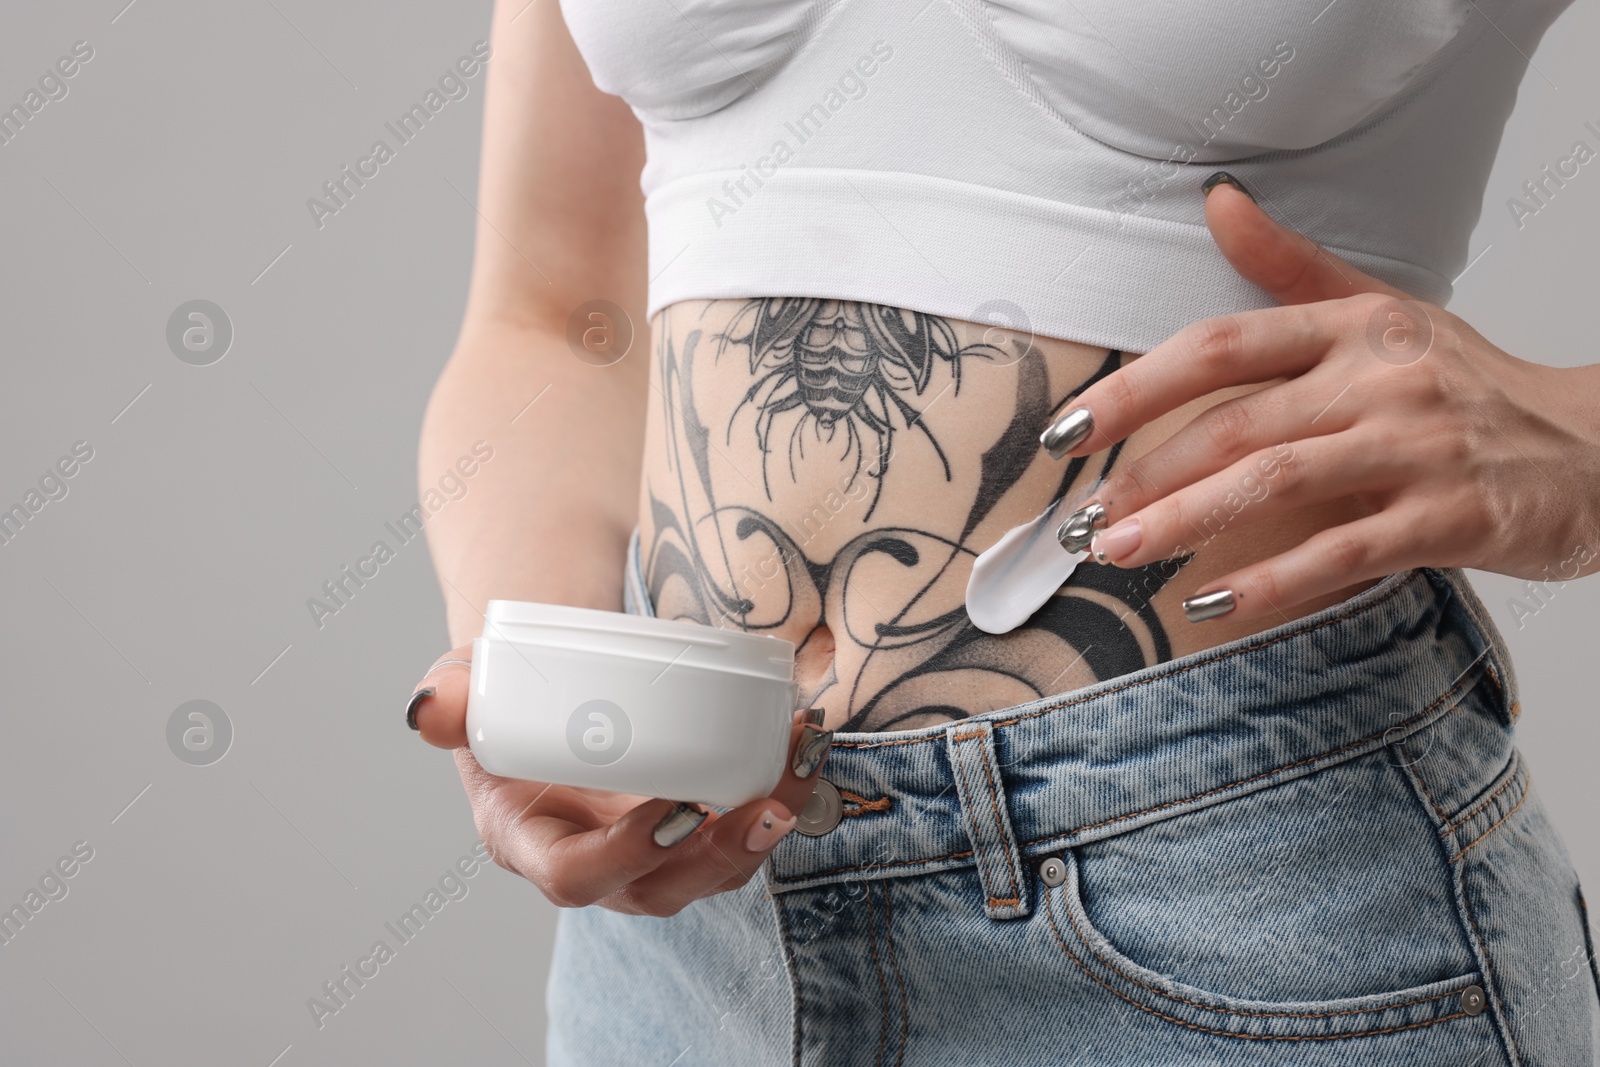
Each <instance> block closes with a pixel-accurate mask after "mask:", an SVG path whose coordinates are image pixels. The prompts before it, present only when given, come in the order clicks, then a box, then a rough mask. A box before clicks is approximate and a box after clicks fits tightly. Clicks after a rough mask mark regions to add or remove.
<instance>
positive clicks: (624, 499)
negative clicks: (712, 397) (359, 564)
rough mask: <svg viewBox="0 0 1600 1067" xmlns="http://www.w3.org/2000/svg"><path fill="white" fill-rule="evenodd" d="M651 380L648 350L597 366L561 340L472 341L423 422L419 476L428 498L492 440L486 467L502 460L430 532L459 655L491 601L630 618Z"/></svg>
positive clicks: (462, 346) (525, 335)
mask: <svg viewBox="0 0 1600 1067" xmlns="http://www.w3.org/2000/svg"><path fill="white" fill-rule="evenodd" d="M645 373H646V361H645V360H644V359H643V358H640V356H639V353H637V352H636V353H634V354H633V357H632V358H625V359H623V360H622V361H621V362H619V363H617V364H615V365H613V366H610V367H595V366H591V365H589V364H587V363H584V362H583V361H582V360H579V359H577V358H576V357H574V356H573V355H572V353H571V352H570V351H568V349H567V344H566V339H565V337H564V336H562V335H561V334H559V333H557V332H555V331H554V330H552V329H547V328H546V329H541V328H537V327H529V326H521V325H512V324H494V325H486V326H471V325H469V326H468V327H467V328H466V329H464V330H463V332H462V335H461V339H460V341H459V342H458V343H457V345H456V350H455V353H454V354H453V355H452V356H451V359H450V362H449V364H448V365H447V366H446V367H445V370H444V372H443V374H441V375H440V378H439V382H438V384H437V385H436V386H435V388H434V392H433V397H432V399H431V401H430V402H429V405H428V411H427V414H426V416H425V418H424V420H423V428H422V440H421V444H420V448H419V467H418V478H419V482H420V485H421V487H422V490H423V493H424V495H426V493H427V491H428V490H429V489H433V488H436V487H437V486H438V483H439V479H440V477H441V476H443V475H445V474H447V473H448V472H450V471H451V470H454V469H457V468H456V465H457V462H458V461H459V460H460V459H461V458H462V457H464V456H473V454H474V452H473V450H474V445H476V444H477V443H478V442H483V444H482V445H479V446H478V453H479V455H481V454H482V453H483V452H485V451H486V450H488V449H492V458H490V459H489V460H488V461H486V462H482V463H480V464H479V465H478V470H477V473H476V474H475V475H474V476H473V477H472V478H471V480H470V482H468V485H469V486H470V490H469V491H468V492H467V493H466V495H465V496H463V497H462V498H461V499H459V500H456V501H452V502H451V503H450V504H449V505H448V506H447V507H443V508H441V509H440V510H439V511H438V512H437V513H436V514H434V515H432V516H431V517H429V518H428V520H427V526H426V529H427V533H428V545H429V548H430V550H431V552H432V554H433V561H434V567H435V569H436V571H437V572H438V574H439V580H440V587H441V590H442V592H443V594H444V599H445V605H446V613H447V618H448V622H449V628H450V638H451V643H452V644H453V645H459V644H463V643H465V642H467V641H468V640H470V639H471V638H473V637H475V636H477V634H478V633H479V631H480V630H481V629H482V626H483V616H482V611H483V609H484V607H485V606H486V605H487V603H488V601H489V600H491V599H501V600H537V601H544V602H547V603H557V604H573V605H578V606H581V607H592V608H604V609H610V610H617V609H619V608H620V607H621V604H622V564H623V556H624V551H625V548H626V545H627V539H628V535H629V532H630V531H631V530H632V528H633V525H634V522H635V521H636V514H637V510H638V485H639V462H640V454H641V448H642V443H643V439H644V394H645V392H646V390H647V388H648V387H647V385H646V384H645V379H644V374H645ZM536 397H537V398H538V399H537V400H535V398H536ZM530 402H531V404H530ZM485 446H486V447H485Z"/></svg>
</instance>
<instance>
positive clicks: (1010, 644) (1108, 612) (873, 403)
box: [644, 299, 1187, 730]
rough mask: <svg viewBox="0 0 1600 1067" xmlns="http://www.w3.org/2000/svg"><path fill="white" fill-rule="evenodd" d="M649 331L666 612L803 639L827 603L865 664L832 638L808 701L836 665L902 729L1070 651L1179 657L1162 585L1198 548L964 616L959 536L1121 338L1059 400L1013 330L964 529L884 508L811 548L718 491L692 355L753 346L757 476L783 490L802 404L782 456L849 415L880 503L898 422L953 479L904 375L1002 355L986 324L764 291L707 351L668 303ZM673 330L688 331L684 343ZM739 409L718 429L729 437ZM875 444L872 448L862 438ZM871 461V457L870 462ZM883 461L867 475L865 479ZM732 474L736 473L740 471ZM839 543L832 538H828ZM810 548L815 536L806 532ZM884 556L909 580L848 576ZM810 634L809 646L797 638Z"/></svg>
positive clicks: (1069, 471) (1074, 485) (1013, 479)
mask: <svg viewBox="0 0 1600 1067" xmlns="http://www.w3.org/2000/svg"><path fill="white" fill-rule="evenodd" d="M660 325H661V338H662V339H661V342H660V345H659V347H658V350H657V358H658V360H659V367H658V375H659V380H660V384H661V391H662V392H661V395H662V404H663V416H664V426H665V430H666V441H665V442H664V444H665V448H666V455H665V458H666V465H667V468H668V470H669V471H670V473H671V475H672V479H673V481H674V482H675V485H673V487H672V488H673V490H674V491H673V492H671V493H670V494H669V495H670V497H672V499H664V498H663V497H662V496H660V495H658V492H657V489H658V487H657V486H655V485H651V486H649V490H648V497H649V504H650V513H651V514H650V518H651V526H652V530H653V533H652V536H651V540H650V543H649V545H648V546H647V547H646V549H645V558H644V565H645V575H646V585H647V589H648V591H649V595H650V598H651V603H652V604H653V605H654V607H655V611H656V614H658V615H660V616H661V617H664V618H677V619H687V620H692V621H695V622H699V623H702V624H704V625H707V626H734V627H737V628H739V629H743V630H749V631H755V632H762V631H767V632H771V631H774V630H778V629H780V628H782V629H784V630H785V631H786V632H787V633H789V634H795V633H804V634H808V635H810V636H807V637H806V638H804V641H805V642H809V641H811V640H812V639H813V637H815V636H816V635H817V634H818V633H819V632H825V631H823V630H822V627H823V625H824V622H825V620H833V623H832V626H831V630H832V636H833V640H834V642H835V648H836V650H838V651H839V652H843V651H846V650H848V651H849V653H850V655H849V657H848V658H849V660H850V662H851V663H852V664H857V665H858V666H855V667H854V669H853V670H852V671H850V672H848V673H849V676H848V677H846V678H841V677H840V676H839V674H838V673H837V664H838V663H839V661H840V657H839V655H837V654H836V656H835V658H834V664H835V670H833V671H830V672H829V674H828V676H827V677H826V678H824V679H823V680H822V682H821V683H820V685H819V686H818V688H817V689H816V690H815V691H813V692H810V693H804V694H800V696H801V697H802V699H803V700H805V701H807V702H810V703H816V702H818V701H819V700H820V699H821V697H822V695H823V694H824V693H825V692H827V691H829V690H832V689H835V688H836V687H838V686H840V685H845V686H847V687H848V692H847V693H846V694H844V697H845V701H846V703H847V706H848V708H849V710H850V715H849V718H848V720H847V722H846V723H845V724H844V726H843V727H842V728H843V729H847V730H885V729H903V728H909V727H914V726H920V725H925V724H929V723H933V722H939V721H944V720H948V719H956V718H962V717H965V716H968V715H973V714H979V713H982V712H985V711H989V710H992V709H994V708H997V707H1005V706H1008V705H1012V704H1018V703H1023V702H1026V701H1028V700H1033V699H1036V698H1039V697H1044V696H1051V695H1054V694H1055V693H1057V692H1060V691H1061V687H1060V685H1059V683H1060V682H1061V679H1062V678H1063V677H1064V676H1066V675H1067V673H1068V672H1069V671H1071V670H1073V669H1074V668H1075V667H1076V668H1077V669H1078V674H1076V675H1074V677H1075V678H1077V679H1079V680H1081V678H1082V677H1083V675H1084V674H1085V673H1088V674H1092V675H1093V676H1094V677H1095V678H1098V679H1105V678H1112V677H1117V676H1119V675H1122V674H1127V673H1131V672H1132V671H1136V670H1139V669H1141V668H1143V667H1145V666H1147V665H1150V664H1153V663H1159V662H1162V661H1163V660H1166V659H1170V658H1171V646H1170V642H1169V640H1168V637H1167V634H1166V632H1165V630H1164V629H1163V627H1162V624H1161V622H1160V620H1159V618H1158V617H1157V615H1156V612H1155V611H1154V610H1153V608H1152V607H1151V605H1150V601H1151V598H1152V597H1153V596H1154V595H1155V594H1156V593H1157V592H1159V590H1160V589H1161V587H1162V586H1163V585H1165V584H1166V583H1167V582H1168V581H1169V580H1170V579H1171V578H1172V577H1173V576H1174V575H1175V574H1176V573H1177V572H1178V569H1179V568H1180V567H1181V566H1183V564H1184V563H1186V562H1187V559H1180V560H1169V561H1163V562H1161V563H1156V564H1151V565H1150V566H1147V567H1144V568H1142V569H1139V570H1133V571H1129V570H1123V569H1120V568H1116V567H1102V566H1098V565H1095V564H1093V563H1084V564H1080V565H1079V567H1078V569H1077V570H1076V571H1075V572H1074V574H1073V576H1072V578H1071V580H1070V581H1069V582H1068V583H1067V585H1065V586H1063V587H1062V589H1060V590H1058V591H1057V593H1056V595H1055V596H1053V597H1052V598H1051V599H1050V600H1049V601H1047V602H1046V604H1045V605H1044V606H1043V607H1042V608H1040V609H1039V611H1038V612H1036V613H1035V614H1034V616H1033V617H1032V618H1031V619H1030V620H1029V621H1028V624H1027V625H1025V626H1024V627H1022V628H1020V629H1018V630H1015V631H1013V632H1012V633H1009V634H1004V635H994V634H986V633H983V632H981V631H979V630H977V629H976V628H975V627H973V626H972V624H971V622H970V621H969V620H968V619H967V615H966V608H965V595H964V593H965V582H966V573H967V569H968V568H966V567H956V566H955V564H956V563H957V562H958V561H961V560H963V559H966V560H968V561H970V559H971V558H974V557H975V556H976V552H975V550H974V549H973V548H972V547H971V546H969V545H968V544H967V540H968V538H969V537H970V536H971V534H972V533H973V531H974V530H975V529H977V528H978V526H979V525H980V524H981V523H982V521H983V520H984V518H985V517H987V516H988V515H989V514H990V513H991V511H992V510H993V509H994V508H995V506H996V505H997V504H998V503H999V502H1000V500H1001V499H1002V498H1003V497H1004V496H1005V495H1006V493H1007V492H1009V491H1010V490H1011V489H1012V488H1013V487H1015V486H1016V485H1017V483H1018V482H1019V481H1020V480H1021V479H1022V477H1023V475H1024V473H1025V471H1026V470H1027V469H1028V468H1029V467H1030V465H1031V464H1032V463H1033V462H1034V461H1035V459H1036V458H1037V456H1038V453H1039V448H1038V442H1037V435H1038V432H1039V428H1040V427H1041V426H1043V425H1045V424H1046V423H1047V422H1048V420H1049V417H1050V414H1051V412H1052V411H1053V410H1058V409H1059V408H1060V407H1061V406H1062V405H1064V404H1065V403H1067V401H1068V400H1070V398H1071V397H1072V396H1075V395H1076V394H1078V393H1080V392H1081V391H1082V390H1083V389H1084V388H1086V387H1087V386H1089V385H1090V384H1092V383H1093V382H1095V381H1097V380H1099V379H1100V378H1103V377H1104V376H1106V375H1107V374H1110V373H1111V372H1112V371H1114V370H1115V369H1116V368H1117V367H1118V366H1120V365H1121V359H1122V356H1121V353H1119V352H1109V353H1107V355H1106V357H1105V359H1104V360H1103V361H1102V363H1101V365H1100V366H1099V367H1097V368H1096V369H1095V371H1094V372H1093V373H1092V374H1091V375H1090V376H1089V377H1088V378H1086V379H1085V380H1084V381H1082V382H1080V383H1079V384H1078V385H1077V387H1076V388H1074V389H1072V390H1071V391H1070V392H1069V393H1068V394H1067V396H1065V397H1063V398H1062V399H1061V400H1059V401H1057V402H1055V403H1052V402H1051V397H1050V395H1049V393H1050V389H1049V379H1048V375H1047V374H1046V370H1045V366H1044V361H1043V356H1042V355H1041V354H1040V353H1039V352H1038V351H1037V350H1036V349H1034V348H1032V347H1031V346H1028V345H1024V344H1022V343H1021V342H1014V344H1015V345H1016V347H1017V349H1018V351H1017V356H1018V357H1019V358H1018V359H1017V360H1016V370H1015V376H1016V398H1015V402H1014V405H1013V408H1012V412H1011V415H1010V417H1009V420H1008V423H1007V426H1006V428H1005V430H1004V431H1003V432H1002V434H1001V435H1000V437H999V439H998V440H997V441H996V442H995V443H994V444H993V445H992V446H991V447H990V448H989V449H988V450H987V451H985V452H984V454H983V455H982V457H980V463H979V486H978V489H977V491H976V493H975V494H974V497H973V499H972V501H971V503H970V505H969V508H968V513H967V516H966V519H965V521H964V522H963V523H962V527H961V532H960V535H959V536H958V537H956V538H955V539H951V538H949V537H947V536H942V535H940V534H936V533H934V532H931V531H929V530H922V529H915V528H909V527H904V526H895V527H873V528H869V529H867V530H865V531H863V532H862V533H860V534H858V535H856V536H854V537H851V538H848V539H846V540H845V541H844V543H843V544H842V545H839V547H837V548H836V549H835V550H833V551H831V554H830V555H829V557H828V558H826V559H817V558H813V557H812V556H811V555H808V553H807V548H808V546H809V545H810V543H811V540H812V538H811V537H810V536H806V535H807V534H809V533H810V531H809V530H807V529H805V528H804V524H803V523H802V524H800V525H801V528H800V529H796V530H793V531H790V530H786V529H785V528H784V527H783V525H782V524H781V523H780V522H779V521H777V519H775V518H774V517H773V516H771V515H768V514H765V513H763V512H762V511H760V510H758V509H756V508H754V507H750V506H747V505H745V504H730V503H725V502H723V501H722V499H721V497H722V496H723V495H724V494H722V493H719V491H718V490H719V486H718V485H717V484H716V482H715V480H714V479H713V477H712V457H713V455H714V454H715V453H716V452H718V451H720V450H719V449H718V448H717V447H716V445H715V444H714V443H713V441H712V431H711V429H710V427H708V426H706V425H705V423H704V422H703V421H702V418H701V416H700V413H699V409H698V408H697V406H696V404H695V396H694V390H695V383H696V374H697V373H698V374H700V375H706V374H709V373H720V374H727V373H730V370H729V369H728V368H727V367H726V365H721V366H719V364H721V363H722V360H721V357H722V356H723V355H724V354H726V353H727V352H728V350H729V349H741V350H742V354H743V355H744V356H745V357H746V359H747V361H748V366H749V373H750V375H751V376H752V378H754V383H753V384H752V385H751V386H750V387H749V388H748V389H747V390H745V392H744V393H743V396H742V398H741V399H740V400H739V401H738V403H737V405H736V407H735V411H734V416H735V417H737V415H738V413H739V412H740V411H742V410H744V409H746V408H747V407H750V408H754V409H755V436H756V441H757V444H758V447H759V448H760V451H761V455H762V479H763V483H764V484H763V486H762V492H763V494H764V495H765V497H766V499H767V500H769V501H770V500H772V499H773V494H772V487H771V483H770V481H768V480H767V479H768V472H767V464H766V457H767V454H768V453H769V452H770V451H771V449H770V448H769V439H770V437H771V435H772V430H773V420H774V418H775V417H777V416H779V415H781V414H783V413H785V412H790V411H796V412H799V415H798V417H797V421H795V422H794V425H793V426H792V427H791V428H790V431H789V434H790V440H789V443H788V448H789V450H790V451H789V468H790V476H791V477H794V472H795V462H796V457H797V456H799V457H801V458H803V457H804V452H803V449H804V445H805V441H804V439H803V435H805V434H810V435H813V437H814V439H817V440H822V441H831V440H832V435H833V434H835V433H838V432H843V433H844V434H846V445H847V447H846V448H845V449H843V451H842V453H838V454H840V455H842V459H841V461H840V462H841V463H842V464H843V467H844V475H845V476H844V477H843V478H842V480H841V484H842V485H843V486H844V487H845V488H844V489H843V490H842V492H845V493H850V492H851V491H852V490H853V489H854V490H857V491H859V494H860V495H859V496H858V497H853V498H852V499H857V500H860V499H864V498H865V497H866V496H867V494H868V493H870V495H871V500H870V503H869V504H868V506H867V509H866V512H865V515H864V516H863V518H862V521H863V522H865V521H866V520H867V519H869V518H870V517H871V515H872V513H873V511H874V510H875V509H876V507H877V504H878V500H879V497H880V496H881V495H882V492H883V483H884V479H885V477H886V475H887V473H888V469H889V461H890V458H891V450H890V443H891V441H892V439H893V436H894V434H895V432H896V430H897V429H898V430H905V431H911V430H916V431H919V433H920V435H921V439H922V440H925V441H926V443H927V444H928V445H929V446H930V447H931V449H932V452H933V455H934V456H936V457H937V460H938V462H939V464H940V469H942V471H943V473H944V477H945V480H947V481H948V480H949V479H950V466H949V462H948V460H947V458H946V455H945V452H944V450H943V449H942V447H941V446H940V444H939V442H938V440H937V439H936V438H935V436H934V434H933V433H932V431H931V430H930V429H929V428H928V427H927V426H926V425H925V424H924V423H923V421H922V417H921V412H920V411H919V410H918V409H916V408H914V407H912V406H911V404H910V403H909V401H907V400H906V398H905V396H904V395H902V394H908V395H912V396H921V395H924V394H925V392H926V390H927V389H928V387H929V385H930V382H931V381H932V380H933V377H934V371H935V370H936V369H937V368H938V367H940V366H943V367H945V368H947V369H948V371H949V375H950V379H951V382H950V385H949V386H947V388H948V389H949V390H950V391H952V392H954V391H955V389H956V388H957V385H958V383H959V380H960V368H961V361H962V360H963V359H965V358H972V357H976V358H985V359H993V358H996V357H1006V356H1008V354H1007V353H1005V352H1003V351H1002V350H1001V349H999V348H997V347H995V346H993V345H988V344H976V345H967V346H962V345H960V344H959V341H958V338H957V335H956V332H955V329H954V327H953V326H952V325H951V324H950V323H948V322H946V321H945V320H943V319H940V318H937V317H935V316H931V315H923V314H920V313H911V312H901V311H899V310H898V309H895V308H885V307H880V306H874V305H861V304H852V303H847V302H840V301H832V300H806V299H802V300H777V299H773V300H752V301H748V302H747V303H745V304H744V305H743V306H742V307H741V308H740V309H739V310H738V312H737V313H736V314H735V316H734V318H733V320H732V322H731V323H730V324H729V326H728V327H727V328H726V329H725V330H724V331H723V332H721V333H720V334H715V335H713V338H714V349H713V350H712V351H711V358H710V359H709V360H703V361H702V363H701V364H700V365H699V366H698V368H697V366H696V359H697V357H700V356H702V352H703V351H704V350H705V349H707V348H710V347H711V346H708V345H706V344H705V341H704V337H703V334H702V331H700V330H698V329H693V330H689V331H687V332H686V333H684V334H683V336H682V339H681V342H680V341H679V340H678V339H676V338H675V336H674V330H673V329H672V322H671V317H670V309H669V313H664V317H663V319H662V322H661V324H660ZM680 344H681V348H680ZM732 426H733V422H732V420H731V419H730V423H729V428H728V432H727V433H726V434H725V435H724V440H725V444H726V447H729V448H736V447H737V446H736V445H735V444H734V442H733V440H732V436H733V435H732ZM869 439H870V450H871V451H872V452H873V453H874V457H873V460H872V461H871V463H870V465H868V461H867V458H866V454H867V451H868V450H869V446H868V441H869ZM1119 450H1120V446H1119V448H1113V449H1112V450H1110V452H1109V453H1108V454H1107V455H1106V456H1105V457H1104V458H1103V459H1102V460H1100V461H1099V462H1098V463H1097V466H1096V468H1095V470H1094V473H1093V476H1092V477H1090V468H1089V458H1078V459H1074V460H1072V461H1071V462H1070V463H1068V464H1067V465H1066V467H1065V468H1064V470H1063V472H1062V478H1061V482H1060V489H1059V493H1060V494H1065V493H1067V492H1069V491H1080V492H1081V491H1085V487H1086V486H1087V485H1089V484H1091V483H1092V482H1093V481H1097V480H1099V479H1100V478H1103V477H1104V476H1105V474H1106V473H1107V472H1108V471H1109V470H1110V469H1111V466H1112V464H1113V463H1114V462H1115V460H1116V458H1117V455H1118V454H1119ZM863 466H866V470H865V471H864V472H863V469H862V468H863ZM863 473H864V474H865V476H866V478H868V479H871V480H872V481H873V483H874V484H873V485H872V486H871V488H870V489H868V488H867V486H866V484H865V483H861V482H860V479H861V477H862V475H863ZM740 484H742V483H736V482H733V481H727V482H726V488H728V489H729V490H731V491H733V492H735V493H736V492H737V490H738V488H739V485H740ZM835 543H837V542H835ZM813 551H814V550H813ZM863 563H866V564H868V565H869V567H871V568H872V569H876V570H877V571H878V572H879V573H880V574H881V571H882V566H883V565H884V564H886V563H887V564H890V565H893V566H895V567H898V568H900V569H901V570H903V571H904V572H905V575H906V580H905V581H904V582H899V583H890V584H891V585H893V586H894V587H896V588H901V589H905V590H907V593H906V594H904V595H903V596H902V597H900V598H899V601H897V602H896V603H893V604H890V603H884V602H882V601H883V597H882V594H881V593H879V594H875V596H874V600H876V601H877V602H876V603H873V602H870V601H868V600H866V598H865V597H863V596H861V595H859V593H857V592H856V590H857V588H858V587H859V583H858V582H854V581H853V578H854V576H855V571H856V568H857V567H858V566H861V565H862V564H863ZM802 647H803V646H802Z"/></svg>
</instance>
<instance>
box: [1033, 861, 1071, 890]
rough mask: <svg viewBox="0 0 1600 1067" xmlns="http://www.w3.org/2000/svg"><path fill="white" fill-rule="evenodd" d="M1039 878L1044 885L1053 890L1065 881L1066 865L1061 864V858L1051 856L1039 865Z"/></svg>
mask: <svg viewBox="0 0 1600 1067" xmlns="http://www.w3.org/2000/svg"><path fill="white" fill-rule="evenodd" d="M1039 877H1040V878H1042V879H1043V880H1044V884H1045V885H1047V886H1049V887H1050V888H1051V889H1054V888H1055V887H1056V886H1058V885H1060V884H1061V883H1062V882H1065V881H1066V880H1067V865H1066V864H1065V863H1062V862H1061V857H1059V856H1051V857H1050V858H1049V859H1047V860H1045V861H1044V862H1043V863H1041V864H1039Z"/></svg>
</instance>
